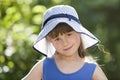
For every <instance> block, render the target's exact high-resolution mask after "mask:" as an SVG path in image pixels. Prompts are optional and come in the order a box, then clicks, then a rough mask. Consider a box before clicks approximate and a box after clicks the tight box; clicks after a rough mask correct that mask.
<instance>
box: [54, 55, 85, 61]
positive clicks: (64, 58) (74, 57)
mask: <svg viewBox="0 0 120 80" xmlns="http://www.w3.org/2000/svg"><path fill="white" fill-rule="evenodd" d="M54 58H55V59H57V60H62V61H76V60H77V61H78V60H82V59H84V58H80V56H79V55H78V54H75V55H71V56H65V55H60V54H55V55H54Z"/></svg>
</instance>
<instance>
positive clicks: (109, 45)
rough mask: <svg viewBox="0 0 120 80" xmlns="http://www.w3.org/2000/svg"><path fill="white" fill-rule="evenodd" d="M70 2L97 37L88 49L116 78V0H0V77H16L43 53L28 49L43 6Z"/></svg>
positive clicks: (119, 0) (119, 48) (119, 68)
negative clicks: (97, 40) (97, 39)
mask: <svg viewBox="0 0 120 80" xmlns="http://www.w3.org/2000/svg"><path fill="white" fill-rule="evenodd" d="M59 4H67V5H71V6H73V7H74V8H75V9H76V10H77V12H78V14H79V17H80V21H81V23H82V24H83V26H85V27H86V28H87V29H88V30H90V31H91V32H92V33H94V34H95V35H96V36H97V37H98V38H99V39H100V40H101V44H100V45H99V46H98V48H96V47H95V48H94V47H93V48H94V49H90V51H91V52H92V55H93V57H95V58H96V57H97V58H96V59H98V63H99V64H100V65H102V68H103V70H104V72H105V73H106V75H107V77H108V79H109V80H119V79H120V76H119V75H120V54H119V53H120V41H119V39H120V32H119V26H120V16H119V15H120V0H109V1H108V0H74V1H73V0H0V80H19V79H21V78H22V77H23V76H25V75H26V74H27V73H28V71H29V70H30V69H31V67H32V66H33V65H34V64H35V63H36V62H37V60H39V59H41V58H42V57H43V56H42V55H40V54H37V53H36V52H35V51H33V49H32V47H31V46H32V44H33V42H34V40H35V39H36V37H37V35H38V33H39V32H40V26H41V25H42V24H41V23H42V15H43V13H44V12H45V11H46V10H47V8H49V7H51V6H54V5H59Z"/></svg>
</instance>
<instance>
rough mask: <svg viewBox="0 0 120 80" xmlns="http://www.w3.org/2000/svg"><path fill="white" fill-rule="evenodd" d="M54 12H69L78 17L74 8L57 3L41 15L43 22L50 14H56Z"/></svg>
mask: <svg viewBox="0 0 120 80" xmlns="http://www.w3.org/2000/svg"><path fill="white" fill-rule="evenodd" d="M56 14H69V15H72V16H74V17H76V18H78V14H77V12H76V10H75V9H74V8H73V7H71V6H68V5H57V6H54V7H51V8H49V9H48V10H47V11H46V12H45V14H44V15H43V22H44V21H45V20H47V19H48V18H49V17H50V16H52V15H56Z"/></svg>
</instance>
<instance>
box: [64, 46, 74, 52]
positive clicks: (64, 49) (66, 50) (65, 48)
mask: <svg viewBox="0 0 120 80" xmlns="http://www.w3.org/2000/svg"><path fill="white" fill-rule="evenodd" d="M71 48H72V46H71V47H68V48H65V49H64V51H67V50H70V49H71Z"/></svg>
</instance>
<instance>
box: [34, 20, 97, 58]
mask: <svg viewBox="0 0 120 80" xmlns="http://www.w3.org/2000/svg"><path fill="white" fill-rule="evenodd" d="M59 23H66V24H68V25H69V26H71V27H72V28H73V29H74V30H75V31H76V32H78V33H80V34H81V38H82V41H83V46H84V48H85V49H86V48H89V47H91V46H94V45H96V44H97V43H99V40H98V39H97V38H96V37H95V36H94V35H93V34H92V33H91V32H89V31H88V30H87V29H86V28H84V27H83V26H82V25H81V24H80V23H78V22H76V21H74V20H72V19H71V20H69V19H68V18H58V19H55V20H54V19H52V20H50V21H49V22H48V23H47V24H46V25H45V26H44V28H43V29H42V30H41V32H40V33H39V35H38V38H37V39H36V41H35V43H34V45H33V48H34V49H35V50H36V51H37V52H39V53H41V54H44V55H45V56H52V55H53V54H54V53H55V48H54V47H53V45H52V44H51V43H50V42H48V41H47V40H46V36H47V34H48V33H49V32H50V31H52V30H53V29H54V28H55V27H56V25H57V24H59Z"/></svg>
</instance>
